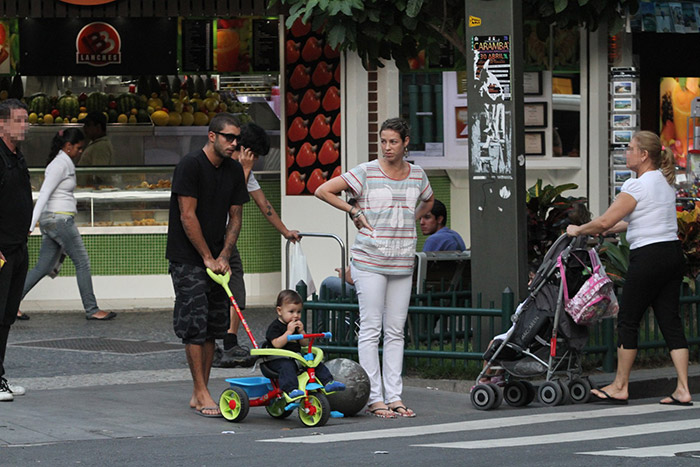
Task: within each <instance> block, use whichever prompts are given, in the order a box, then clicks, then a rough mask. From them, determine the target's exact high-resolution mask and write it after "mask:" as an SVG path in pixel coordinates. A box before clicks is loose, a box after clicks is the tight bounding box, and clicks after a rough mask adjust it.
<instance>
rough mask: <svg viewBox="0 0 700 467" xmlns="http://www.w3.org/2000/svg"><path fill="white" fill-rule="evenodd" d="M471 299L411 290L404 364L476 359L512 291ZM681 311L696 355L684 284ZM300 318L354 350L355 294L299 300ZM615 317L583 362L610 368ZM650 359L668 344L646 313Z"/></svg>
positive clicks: (699, 332) (599, 330)
mask: <svg viewBox="0 0 700 467" xmlns="http://www.w3.org/2000/svg"><path fill="white" fill-rule="evenodd" d="M698 290H700V289H698ZM300 293H301V295H302V296H305V290H303V289H301V290H300ZM322 296H323V294H322ZM475 302H476V306H472V294H471V292H469V291H449V292H428V293H425V294H421V295H417V294H414V295H413V296H412V298H411V305H410V306H409V309H408V319H407V322H406V350H405V357H406V359H407V363H408V364H409V365H410V364H411V363H417V362H418V361H419V359H428V360H429V361H440V362H445V361H447V362H450V363H451V364H452V365H463V366H465V367H466V365H467V364H468V362H473V361H481V359H482V355H483V352H484V350H485V346H486V345H485V344H484V343H488V341H489V339H490V338H491V337H492V336H494V335H496V334H499V333H501V332H504V331H505V330H506V329H508V327H510V324H511V321H510V317H511V316H512V314H513V312H514V309H515V301H514V296H513V294H512V293H510V292H507V291H506V292H504V293H503V296H502V303H503V307H502V308H496V307H494V306H493V304H490V306H488V307H482V306H481V304H480V303H479V299H478V297H477V299H476V300H475ZM680 312H681V318H682V320H683V323H684V325H685V330H686V336H687V338H688V343H689V345H690V349H691V358H692V357H693V356H694V357H695V358H698V354H699V353H700V294H696V293H693V292H691V291H690V290H688V289H687V288H684V290H682V291H681V310H680ZM308 313H310V316H308ZM303 319H304V320H307V321H305V322H309V321H308V319H310V320H311V324H312V329H313V330H315V331H331V332H332V333H333V338H332V339H331V340H329V341H325V342H324V343H323V345H322V347H323V349H324V351H325V352H326V353H329V354H334V355H347V356H355V355H357V331H358V329H359V307H358V305H357V301H356V297H354V296H353V297H347V298H344V299H341V298H338V299H328V298H325V297H324V298H323V300H321V299H319V298H318V297H317V296H314V297H313V299H312V300H311V301H307V302H305V303H304V316H303ZM614 321H615V320H604V321H602V322H601V323H599V324H597V325H595V326H592V327H591V328H590V337H589V342H588V345H587V346H586V347H585V348H584V351H583V353H584V362H585V363H586V364H587V365H589V366H590V367H601V368H602V369H603V370H604V371H606V372H610V371H614V369H615V361H616V352H617V350H616V340H617V339H616V332H615V322H614ZM380 351H381V349H380ZM654 359H664V361H667V359H668V349H667V348H666V344H665V342H664V340H663V336H662V335H661V332H660V330H659V328H658V326H657V324H656V321H655V319H654V317H653V313H651V312H647V313H646V314H645V316H644V318H643V320H642V324H641V328H640V334H639V356H638V360H640V361H644V360H647V361H653V360H654Z"/></svg>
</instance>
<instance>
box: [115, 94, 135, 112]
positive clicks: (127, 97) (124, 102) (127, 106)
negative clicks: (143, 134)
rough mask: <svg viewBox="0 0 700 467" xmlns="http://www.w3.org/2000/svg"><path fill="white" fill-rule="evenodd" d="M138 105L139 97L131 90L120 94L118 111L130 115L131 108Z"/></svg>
mask: <svg viewBox="0 0 700 467" xmlns="http://www.w3.org/2000/svg"><path fill="white" fill-rule="evenodd" d="M137 105H138V97H136V94H134V93H131V92H125V93H122V94H119V97H117V113H120V114H125V115H129V113H130V112H131V109H135V108H136V107H137Z"/></svg>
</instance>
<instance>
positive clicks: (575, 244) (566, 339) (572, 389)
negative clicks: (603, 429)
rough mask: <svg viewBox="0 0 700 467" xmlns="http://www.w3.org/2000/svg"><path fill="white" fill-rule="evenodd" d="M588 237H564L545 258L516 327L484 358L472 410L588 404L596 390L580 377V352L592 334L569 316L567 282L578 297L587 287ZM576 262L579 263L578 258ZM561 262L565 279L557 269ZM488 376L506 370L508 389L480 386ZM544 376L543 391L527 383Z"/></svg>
mask: <svg viewBox="0 0 700 467" xmlns="http://www.w3.org/2000/svg"><path fill="white" fill-rule="evenodd" d="M587 242H588V237H586V236H580V237H569V236H567V235H566V234H564V235H562V236H560V237H559V238H558V239H557V240H556V241H555V242H554V244H553V245H552V246H551V247H550V249H549V250H548V251H547V253H546V254H545V257H544V259H543V260H542V265H541V266H540V267H539V268H538V269H537V272H536V274H535V277H534V278H533V279H532V281H531V282H530V285H529V286H528V290H529V292H530V294H529V295H528V297H527V298H526V299H525V300H524V301H523V302H522V303H521V304H520V305H519V306H518V308H517V310H516V312H515V314H514V315H513V317H512V318H511V319H512V321H513V326H512V327H511V328H510V329H509V330H508V332H506V333H505V334H501V335H499V336H496V337H495V338H494V340H493V342H492V344H491V345H490V346H489V348H488V349H487V350H486V352H485V353H484V360H485V361H486V364H485V366H484V368H483V370H482V371H481V373H480V374H479V376H478V377H477V380H476V386H474V388H473V389H472V391H471V401H472V405H473V406H474V407H475V408H476V409H479V410H490V409H494V408H497V407H498V406H500V405H501V402H502V401H503V400H504V399H505V401H506V403H507V404H508V405H510V406H513V407H522V406H526V405H527V404H529V403H530V402H532V401H533V400H534V398H535V395H537V396H538V398H539V401H540V402H541V403H542V404H544V405H547V406H555V405H559V404H562V403H566V402H567V401H569V400H571V401H572V402H574V403H585V402H587V401H588V399H589V397H590V390H591V385H590V382H589V381H588V380H587V379H586V378H582V377H581V373H582V365H581V350H582V349H583V347H584V346H585V345H586V342H587V341H588V328H587V327H585V326H579V325H577V324H575V323H574V321H573V320H572V319H571V318H570V317H569V315H568V314H566V313H565V312H564V281H566V285H567V287H568V291H569V294H570V295H571V296H573V295H574V294H575V293H576V291H578V289H579V288H580V287H581V285H582V284H583V283H584V282H585V281H586V279H587V276H586V274H585V271H586V266H590V258H589V254H588V248H587ZM574 256H575V257H574ZM559 257H561V262H562V265H563V266H564V271H565V274H564V277H562V274H561V271H560V269H559V266H558V262H557V260H558V258H559ZM489 370H501V371H502V372H503V373H504V377H505V386H504V387H503V391H502V392H501V388H500V387H499V386H497V385H496V384H495V383H492V382H488V383H479V381H481V380H482V378H484V377H485V376H487V372H488V371H489ZM542 375H545V379H546V381H545V383H544V384H542V385H541V386H540V387H539V389H537V390H535V387H534V386H533V384H532V383H531V382H530V381H527V380H526V379H525V378H534V377H538V376H542Z"/></svg>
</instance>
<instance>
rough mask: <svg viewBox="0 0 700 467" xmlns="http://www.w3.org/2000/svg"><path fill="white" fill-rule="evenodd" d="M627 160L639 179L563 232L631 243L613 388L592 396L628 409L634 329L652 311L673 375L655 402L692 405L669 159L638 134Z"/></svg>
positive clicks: (657, 143) (656, 142) (650, 136)
mask: <svg viewBox="0 0 700 467" xmlns="http://www.w3.org/2000/svg"><path fill="white" fill-rule="evenodd" d="M626 157H627V167H628V168H630V169H631V170H633V171H634V172H635V173H636V174H637V178H634V179H629V180H627V181H626V182H625V183H624V185H622V191H621V193H620V194H619V195H618V196H617V198H616V199H615V201H614V202H613V203H612V205H610V207H609V208H608V209H607V211H605V213H603V215H601V216H600V217H598V218H596V219H593V220H592V221H591V222H588V223H587V224H583V225H581V226H577V225H570V226H569V227H567V229H566V233H567V234H569V235H571V236H578V235H597V234H600V233H603V232H611V233H617V232H622V231H625V230H626V231H627V240H628V241H629V243H630V263H629V268H628V269H627V274H626V277H625V285H624V287H623V289H622V300H621V305H620V313H619V315H618V317H617V335H618V338H617V346H618V347H617V373H616V375H615V380H614V381H613V382H612V383H610V384H608V385H607V386H604V387H602V388H600V389H594V390H593V391H592V394H593V396H594V398H595V399H596V401H597V402H605V403H608V404H627V399H628V398H629V391H628V389H629V378H630V373H631V372H632V365H633V364H634V359H635V357H636V356H637V340H638V335H639V323H640V321H641V319H642V316H644V312H646V310H647V308H649V306H651V307H652V309H653V310H654V316H655V317H656V321H657V323H658V324H659V328H660V329H661V332H662V333H663V336H664V340H665V341H666V344H667V345H668V348H669V349H670V350H671V360H673V365H674V367H675V368H676V373H677V374H678V379H677V383H676V389H675V390H674V391H673V392H672V393H671V394H670V395H669V396H668V397H666V398H664V399H662V400H661V401H660V402H661V404H664V405H686V406H687V405H692V402H691V395H690V390H689V389H688V359H689V352H688V342H687V340H686V338H685V333H684V330H683V322H682V321H681V317H680V313H679V310H680V308H679V302H680V286H681V282H682V280H683V271H684V268H685V260H684V257H683V250H682V249H681V244H680V241H679V240H678V224H677V221H676V190H675V188H674V187H673V183H674V180H675V165H674V159H673V154H672V153H671V151H670V150H668V149H665V148H663V147H662V146H661V140H660V139H659V137H658V136H657V135H656V134H654V133H652V132H650V131H640V132H637V133H635V134H634V136H633V137H632V141H631V142H630V145H629V148H628V149H627V152H626Z"/></svg>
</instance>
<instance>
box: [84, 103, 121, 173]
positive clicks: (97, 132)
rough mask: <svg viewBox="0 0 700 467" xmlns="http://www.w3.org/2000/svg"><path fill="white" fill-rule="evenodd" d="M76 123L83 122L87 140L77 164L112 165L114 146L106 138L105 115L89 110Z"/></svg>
mask: <svg viewBox="0 0 700 467" xmlns="http://www.w3.org/2000/svg"><path fill="white" fill-rule="evenodd" d="M78 123H83V124H84V127H83V131H84V132H85V137H86V138H87V139H88V140H89V142H88V145H87V146H86V147H85V150H83V155H82V156H81V157H80V161H79V162H78V165H81V166H86V165H112V156H113V155H114V148H113V147H112V142H111V141H110V140H109V138H107V116H106V115H105V114H103V113H102V112H90V113H88V114H87V115H86V116H85V118H83V119H81V120H80V121H79V122H78Z"/></svg>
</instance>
